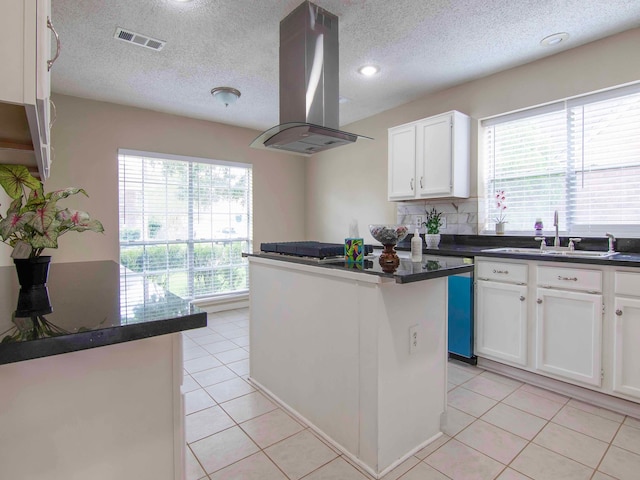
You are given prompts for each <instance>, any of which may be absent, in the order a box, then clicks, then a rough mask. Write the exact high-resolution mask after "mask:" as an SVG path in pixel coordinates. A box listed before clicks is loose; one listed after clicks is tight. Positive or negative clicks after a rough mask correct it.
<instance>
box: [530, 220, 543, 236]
mask: <svg viewBox="0 0 640 480" xmlns="http://www.w3.org/2000/svg"><path fill="white" fill-rule="evenodd" d="M533 228H535V230H536V235H542V229H543V228H544V225H542V219H541V218H536V223H535V224H534V226H533Z"/></svg>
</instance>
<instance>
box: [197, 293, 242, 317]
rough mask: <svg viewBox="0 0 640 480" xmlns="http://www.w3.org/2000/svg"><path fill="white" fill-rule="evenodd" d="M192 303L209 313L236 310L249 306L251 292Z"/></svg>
mask: <svg viewBox="0 0 640 480" xmlns="http://www.w3.org/2000/svg"><path fill="white" fill-rule="evenodd" d="M192 303H193V304H194V305H195V306H196V307H198V308H200V309H202V310H204V311H205V312H207V313H216V312H224V311H227V310H235V309H237V308H248V307H249V294H248V293H243V294H240V295H225V296H223V297H216V298H210V299H204V300H194V301H193V302H192Z"/></svg>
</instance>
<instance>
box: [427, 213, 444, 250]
mask: <svg viewBox="0 0 640 480" xmlns="http://www.w3.org/2000/svg"><path fill="white" fill-rule="evenodd" d="M425 218H426V221H425V222H422V225H423V226H424V227H425V228H426V229H427V232H426V233H425V236H424V241H425V243H426V244H427V248H437V247H438V245H440V227H441V226H442V213H441V212H438V211H437V210H436V208H435V207H433V208H432V209H431V210H430V211H428V212H427V214H426V217H425Z"/></svg>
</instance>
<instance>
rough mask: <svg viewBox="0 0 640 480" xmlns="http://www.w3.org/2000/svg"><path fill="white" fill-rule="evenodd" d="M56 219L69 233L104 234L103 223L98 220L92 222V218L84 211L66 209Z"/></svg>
mask: <svg viewBox="0 0 640 480" xmlns="http://www.w3.org/2000/svg"><path fill="white" fill-rule="evenodd" d="M56 218H57V219H58V220H59V221H60V222H61V223H62V226H63V227H65V228H68V229H69V231H73V232H85V231H87V230H91V231H92V232H97V233H102V232H104V227H103V226H102V223H100V222H99V221H98V220H92V219H91V216H90V215H89V214H88V213H87V212H83V211H82V210H72V209H69V208H65V209H64V210H60V211H59V212H58V213H57V215H56Z"/></svg>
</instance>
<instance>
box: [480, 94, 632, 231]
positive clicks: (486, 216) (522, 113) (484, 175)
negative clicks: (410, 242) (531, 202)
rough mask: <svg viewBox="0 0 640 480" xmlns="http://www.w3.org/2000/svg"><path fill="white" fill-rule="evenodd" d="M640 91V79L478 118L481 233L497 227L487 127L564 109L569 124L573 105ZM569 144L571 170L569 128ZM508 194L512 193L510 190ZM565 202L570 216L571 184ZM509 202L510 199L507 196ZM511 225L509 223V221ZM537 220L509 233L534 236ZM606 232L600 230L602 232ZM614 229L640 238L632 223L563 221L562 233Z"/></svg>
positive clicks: (567, 165) (591, 102) (546, 223)
mask: <svg viewBox="0 0 640 480" xmlns="http://www.w3.org/2000/svg"><path fill="white" fill-rule="evenodd" d="M637 94H640V81H636V82H631V83H627V84H624V85H619V86H615V87H611V88H606V89H602V90H599V91H595V92H590V93H586V94H582V95H576V96H572V97H567V98H565V99H562V100H554V101H551V102H547V103H544V104H539V105H536V106H532V107H527V108H523V109H519V110H514V111H511V112H507V113H503V114H498V115H492V116H488V117H484V118H481V119H479V120H478V124H477V125H478V137H477V138H478V145H477V147H478V150H477V154H478V174H477V175H478V176H477V187H478V232H479V234H480V235H491V234H494V230H493V229H492V223H493V222H492V218H493V215H492V213H491V212H492V211H493V209H492V206H493V203H494V199H493V195H491V192H489V191H488V184H487V179H488V177H489V175H488V169H489V168H490V167H491V164H492V162H491V161H490V160H489V159H487V156H486V152H487V144H486V136H487V135H486V133H485V128H486V127H490V126H494V125H497V124H500V123H506V122H510V121H514V120H520V119H525V118H529V117H534V116H538V115H542V114H546V113H550V112H554V111H558V110H560V111H563V112H564V116H565V118H566V121H567V125H568V123H569V116H570V114H571V113H570V112H571V109H572V108H575V107H579V106H585V105H589V104H593V103H596V102H601V101H606V100H612V99H615V98H619V97H624V96H627V95H637ZM565 138H566V144H567V149H566V150H567V153H566V158H565V160H564V165H565V166H566V168H567V169H569V168H571V158H570V153H569V147H568V146H569V144H570V139H571V134H570V133H569V129H568V128H567V131H566V132H565ZM635 165H636V166H640V161H639V162H638V163H637V164H635ZM621 168H622V166H620V165H615V166H607V167H603V169H608V170H620V169H621ZM577 172H578V170H577V169H576V171H575V172H574V173H573V177H575V175H577ZM573 177H571V176H567V185H568V184H569V183H571V180H570V179H571V178H573ZM507 195H508V192H507ZM563 195H564V197H565V198H564V201H565V202H566V203H567V207H566V208H567V217H569V216H570V215H571V214H572V212H575V209H574V210H571V209H572V206H571V205H570V203H571V201H570V187H569V186H567V189H566V190H565V191H564V192H563ZM507 202H508V198H507ZM550 220H551V219H547V218H543V221H544V223H545V230H546V231H548V230H549V229H550V227H551V225H550V223H551V222H550ZM507 226H508V224H507ZM533 230H534V229H533V222H532V225H531V228H528V229H526V230H510V229H508V230H507V232H506V233H507V235H526V236H530V235H532V234H533ZM600 231H601V232H602V233H599V232H600ZM609 231H610V232H613V233H614V234H615V235H617V236H631V237H640V225H632V224H622V223H620V224H616V225H611V224H608V225H602V224H596V223H593V224H589V225H588V226H586V227H585V226H584V225H581V224H576V225H569V224H565V225H562V224H560V234H562V235H575V236H584V237H590V236H591V237H601V236H603V235H604V232H609Z"/></svg>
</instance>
